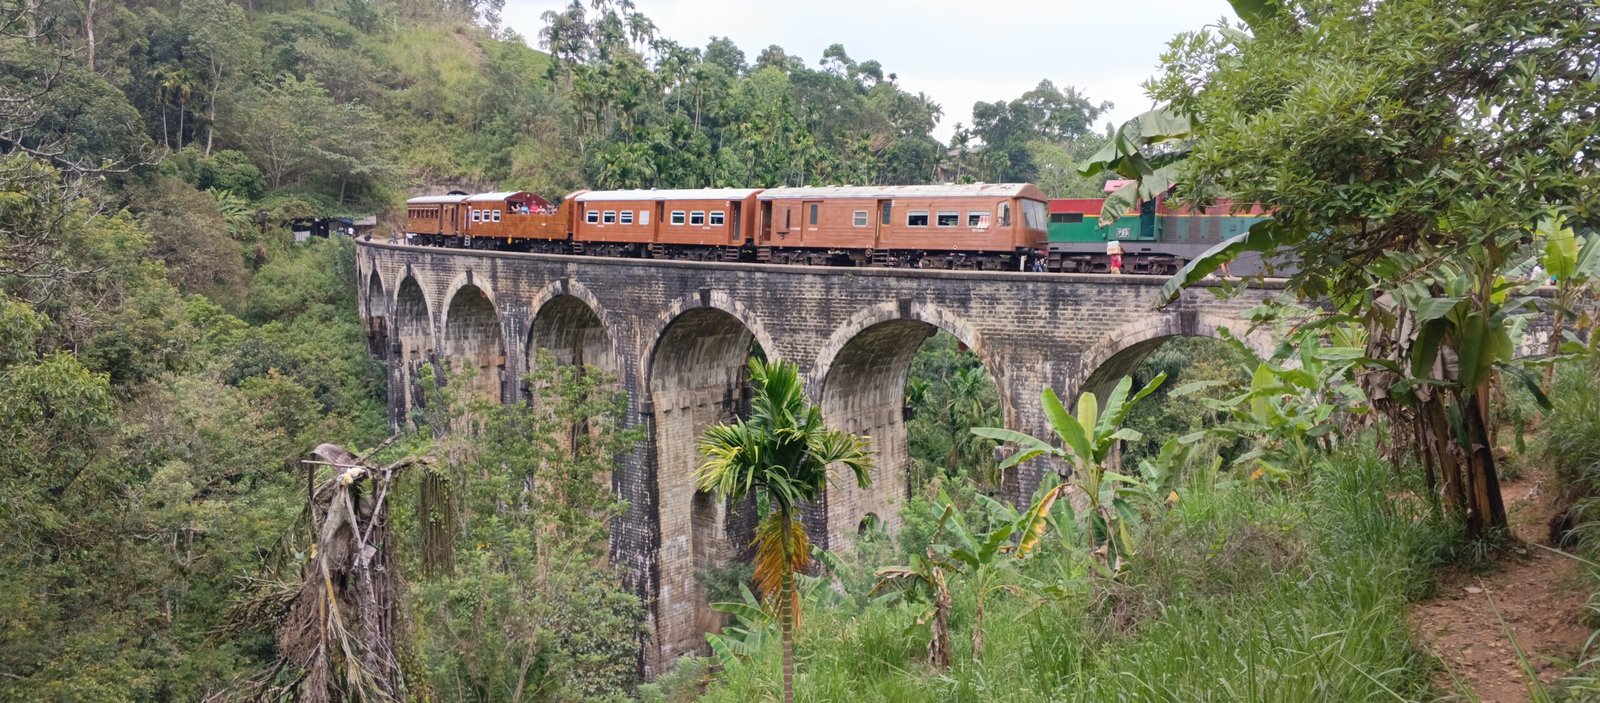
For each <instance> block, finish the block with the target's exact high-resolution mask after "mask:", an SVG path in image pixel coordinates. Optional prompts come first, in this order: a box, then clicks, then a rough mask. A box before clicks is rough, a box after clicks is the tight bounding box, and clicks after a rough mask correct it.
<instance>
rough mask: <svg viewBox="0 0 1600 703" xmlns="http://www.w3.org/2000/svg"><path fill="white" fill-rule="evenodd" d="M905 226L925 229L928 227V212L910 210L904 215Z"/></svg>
mask: <svg viewBox="0 0 1600 703" xmlns="http://www.w3.org/2000/svg"><path fill="white" fill-rule="evenodd" d="M906 226H907V227H927V226H928V211H927V210H912V211H911V212H908V213H906Z"/></svg>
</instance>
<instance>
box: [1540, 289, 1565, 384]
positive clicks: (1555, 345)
mask: <svg viewBox="0 0 1600 703" xmlns="http://www.w3.org/2000/svg"><path fill="white" fill-rule="evenodd" d="M1565 323H1566V319H1565V317H1564V316H1563V315H1562V310H1561V308H1559V307H1558V308H1556V316H1555V320H1554V322H1553V323H1552V324H1551V325H1550V350H1549V351H1550V356H1555V355H1556V354H1557V353H1560V351H1561V326H1562V325H1563V324H1565ZM1555 379H1556V365H1555V363H1554V362H1552V363H1549V364H1546V365H1545V367H1544V387H1545V391H1546V392H1549V389H1550V385H1551V384H1552V383H1554V382H1555Z"/></svg>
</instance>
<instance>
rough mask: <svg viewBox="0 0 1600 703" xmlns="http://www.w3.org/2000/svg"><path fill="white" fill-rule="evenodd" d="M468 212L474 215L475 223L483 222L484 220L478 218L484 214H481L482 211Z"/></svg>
mask: <svg viewBox="0 0 1600 703" xmlns="http://www.w3.org/2000/svg"><path fill="white" fill-rule="evenodd" d="M467 212H469V213H472V221H473V222H481V221H482V220H480V219H479V217H478V216H479V215H480V214H482V213H481V211H478V210H468V211H467Z"/></svg>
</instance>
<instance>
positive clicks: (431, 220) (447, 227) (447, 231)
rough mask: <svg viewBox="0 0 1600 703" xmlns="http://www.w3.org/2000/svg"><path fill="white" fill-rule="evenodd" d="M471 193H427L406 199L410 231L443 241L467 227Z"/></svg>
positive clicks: (425, 240) (429, 240) (432, 241)
mask: <svg viewBox="0 0 1600 703" xmlns="http://www.w3.org/2000/svg"><path fill="white" fill-rule="evenodd" d="M469 197H471V196H468V195H425V196H423V197H420V198H412V199H410V200H407V201H406V232H408V233H410V234H413V235H417V236H418V238H419V239H421V240H422V243H423V244H435V243H438V244H442V243H444V240H446V239H448V238H454V237H457V236H460V235H461V234H462V232H464V231H465V226H466V216H467V206H466V202H467V198H469Z"/></svg>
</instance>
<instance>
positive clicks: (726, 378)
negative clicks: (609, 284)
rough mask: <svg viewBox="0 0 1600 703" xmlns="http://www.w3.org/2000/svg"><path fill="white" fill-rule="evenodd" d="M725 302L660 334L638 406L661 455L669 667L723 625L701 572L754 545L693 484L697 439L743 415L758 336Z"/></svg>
mask: <svg viewBox="0 0 1600 703" xmlns="http://www.w3.org/2000/svg"><path fill="white" fill-rule="evenodd" d="M728 307H729V306H721V305H719V306H688V307H687V308H686V309H682V310H681V311H678V312H677V313H676V314H675V315H674V316H673V317H671V318H669V319H668V320H667V322H666V324H665V325H664V327H663V329H662V331H661V333H660V334H659V335H658V337H657V338H656V342H655V345H654V348H653V349H652V350H651V351H650V354H649V357H648V360H647V362H646V367H645V376H644V378H645V379H646V382H645V383H644V384H643V385H644V387H645V389H646V398H647V399H648V400H647V401H646V403H645V404H644V407H643V408H641V409H642V410H643V412H644V414H646V415H647V416H649V418H650V422H651V428H652V430H653V431H652V433H651V434H652V442H653V445H654V447H653V449H654V452H655V469H656V471H655V479H656V486H655V489H656V520H657V526H658V530H659V534H660V536H661V542H660V545H659V547H658V551H657V553H656V560H655V561H656V568H657V570H658V574H659V578H658V581H657V588H658V591H657V593H656V643H657V645H658V646H659V647H660V650H659V655H660V656H659V661H660V664H661V666H662V667H663V668H666V667H670V666H671V663H672V662H673V661H675V660H676V659H677V658H678V657H680V656H684V655H691V654H703V653H704V652H705V650H706V643H705V637H704V633H705V632H707V631H708V630H711V629H714V628H715V627H716V626H717V625H718V623H719V622H720V616H719V615H718V614H716V613H715V612H714V611H712V610H711V609H710V607H709V606H710V603H709V599H708V596H707V594H706V592H705V588H704V587H703V586H702V585H701V584H700V582H699V580H698V579H696V573H697V570H700V569H704V568H707V567H708V566H713V565H720V564H722V563H725V562H727V561H728V560H730V559H732V558H734V556H735V555H736V553H737V552H738V551H739V547H740V546H741V545H742V544H745V543H748V541H749V539H748V537H747V536H745V535H747V534H748V533H749V530H748V529H747V528H746V526H744V525H742V524H740V525H738V526H737V527H736V526H734V523H742V522H743V521H742V520H740V519H739V518H738V517H737V516H732V515H730V511H729V510H728V506H726V505H724V504H723V503H722V502H721V501H717V500H715V499H714V498H713V497H712V496H711V495H709V494H707V493H704V492H701V491H698V490H697V489H696V486H695V470H696V469H697V468H698V466H699V464H700V455H699V450H698V448H697V446H696V442H697V440H698V439H699V437H700V434H701V433H702V432H704V431H705V428H706V427H709V426H710V425H712V424H713V423H717V422H727V421H730V420H733V419H735V418H736V417H738V415H739V414H740V413H741V411H742V408H743V405H744V404H745V401H746V397H745V384H746V380H747V379H746V371H745V363H746V360H747V359H748V358H749V355H750V352H751V349H752V346H751V345H752V342H753V341H755V340H757V339H759V337H758V336H757V333H756V332H754V331H753V330H751V329H750V327H749V326H748V325H747V324H746V323H745V321H744V319H741V317H740V316H738V315H736V314H735V313H734V312H730V310H729V309H728Z"/></svg>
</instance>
